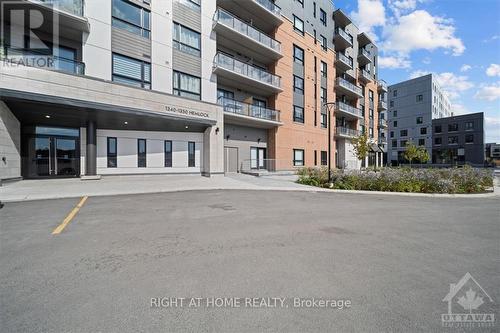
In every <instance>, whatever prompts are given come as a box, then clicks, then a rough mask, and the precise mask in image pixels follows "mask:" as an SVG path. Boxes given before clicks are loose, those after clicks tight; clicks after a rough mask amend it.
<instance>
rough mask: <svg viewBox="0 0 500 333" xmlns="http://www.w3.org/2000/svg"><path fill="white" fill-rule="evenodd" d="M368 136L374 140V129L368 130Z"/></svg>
mask: <svg viewBox="0 0 500 333" xmlns="http://www.w3.org/2000/svg"><path fill="white" fill-rule="evenodd" d="M368 135H369V136H370V138H372V139H373V127H370V128H368Z"/></svg>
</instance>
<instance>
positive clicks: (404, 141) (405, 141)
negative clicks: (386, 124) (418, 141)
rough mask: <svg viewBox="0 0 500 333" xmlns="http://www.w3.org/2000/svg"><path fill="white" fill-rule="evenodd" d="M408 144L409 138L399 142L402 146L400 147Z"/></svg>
mask: <svg viewBox="0 0 500 333" xmlns="http://www.w3.org/2000/svg"><path fill="white" fill-rule="evenodd" d="M407 144H408V140H401V141H400V142H399V146H400V147H406V145H407Z"/></svg>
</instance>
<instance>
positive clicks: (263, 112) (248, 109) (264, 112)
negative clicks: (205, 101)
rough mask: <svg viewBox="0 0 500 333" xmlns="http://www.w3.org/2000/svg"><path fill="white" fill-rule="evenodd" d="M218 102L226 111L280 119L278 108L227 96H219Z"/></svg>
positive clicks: (273, 119)
mask: <svg viewBox="0 0 500 333" xmlns="http://www.w3.org/2000/svg"><path fill="white" fill-rule="evenodd" d="M218 103H219V104H220V105H222V108H223V109H224V112H230V113H235V114H240V115H243V116H249V117H254V118H260V119H265V120H272V121H280V112H279V111H278V110H274V109H270V108H266V107H262V106H259V105H253V104H248V103H244V102H240V101H236V100H234V99H232V98H227V97H219V99H218Z"/></svg>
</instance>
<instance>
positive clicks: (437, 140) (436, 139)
mask: <svg viewBox="0 0 500 333" xmlns="http://www.w3.org/2000/svg"><path fill="white" fill-rule="evenodd" d="M442 142H443V139H442V138H434V144H435V145H440V144H441V143H442Z"/></svg>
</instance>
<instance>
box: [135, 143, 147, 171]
mask: <svg viewBox="0 0 500 333" xmlns="http://www.w3.org/2000/svg"><path fill="white" fill-rule="evenodd" d="M137 167H138V168H145V167H146V139H137Z"/></svg>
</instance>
